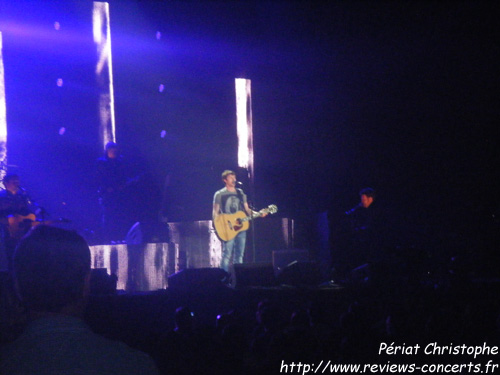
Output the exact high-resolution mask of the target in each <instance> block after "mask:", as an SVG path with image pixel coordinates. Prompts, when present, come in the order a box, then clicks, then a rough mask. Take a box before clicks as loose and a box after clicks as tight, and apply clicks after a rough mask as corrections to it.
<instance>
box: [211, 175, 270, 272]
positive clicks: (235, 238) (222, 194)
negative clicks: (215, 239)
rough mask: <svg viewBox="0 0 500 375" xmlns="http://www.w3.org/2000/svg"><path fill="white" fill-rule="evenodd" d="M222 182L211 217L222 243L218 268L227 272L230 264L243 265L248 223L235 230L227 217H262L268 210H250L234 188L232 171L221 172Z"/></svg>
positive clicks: (240, 192) (244, 197)
mask: <svg viewBox="0 0 500 375" xmlns="http://www.w3.org/2000/svg"><path fill="white" fill-rule="evenodd" d="M222 181H223V182H224V184H225V187H224V188H222V189H220V190H218V191H216V192H215V195H214V200H213V213H212V217H213V221H214V226H215V229H216V231H217V234H218V236H219V238H220V239H221V241H222V260H221V264H220V268H222V269H223V270H225V271H228V270H229V265H230V263H231V262H232V263H233V264H235V263H243V256H244V255H245V243H246V236H247V233H246V229H248V222H246V225H245V226H244V227H243V226H239V227H238V228H235V226H234V225H232V224H231V221H230V220H227V219H226V218H228V216H227V215H235V214H236V215H238V214H242V217H246V215H248V216H250V217H264V216H266V215H267V214H268V210H261V211H259V212H255V211H252V210H251V209H250V207H249V206H248V202H247V196H246V194H245V193H244V192H243V190H242V189H240V188H237V187H236V184H237V180H236V174H235V173H234V172H233V171H230V170H225V171H224V172H222ZM237 222H238V223H240V222H241V220H240V219H237Z"/></svg>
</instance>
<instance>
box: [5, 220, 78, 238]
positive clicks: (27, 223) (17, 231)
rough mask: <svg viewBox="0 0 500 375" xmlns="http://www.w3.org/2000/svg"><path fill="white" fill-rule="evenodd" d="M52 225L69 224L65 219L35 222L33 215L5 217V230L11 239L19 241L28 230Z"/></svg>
mask: <svg viewBox="0 0 500 375" xmlns="http://www.w3.org/2000/svg"><path fill="white" fill-rule="evenodd" d="M53 223H69V220H67V219H62V218H61V219H57V220H43V221H42V220H36V216H35V214H28V215H25V216H23V215H19V214H16V215H10V216H8V217H7V230H8V231H9V234H10V237H11V238H16V239H19V238H21V237H22V236H24V235H25V234H26V233H27V232H28V231H29V230H30V228H32V227H34V226H37V225H40V224H45V225H50V224H53Z"/></svg>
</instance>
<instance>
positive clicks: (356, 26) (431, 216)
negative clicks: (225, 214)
mask: <svg viewBox="0 0 500 375" xmlns="http://www.w3.org/2000/svg"><path fill="white" fill-rule="evenodd" d="M91 4H92V3H91V2H86V1H79V2H73V1H64V2H62V1H55V2H54V1H51V2H49V1H42V2H35V1H16V2H2V3H1V7H2V8H1V9H0V17H1V24H0V31H2V34H3V52H4V63H5V85H6V97H7V120H8V132H9V133H8V136H9V138H8V160H9V164H10V165H11V168H10V170H11V171H15V172H17V173H19V174H20V175H21V176H22V180H23V183H24V186H25V188H26V189H27V190H29V192H30V193H31V195H32V196H33V198H34V199H36V200H37V201H38V203H39V204H40V205H42V206H43V207H45V208H46V210H47V212H48V213H49V214H50V215H51V216H52V217H59V216H63V217H68V218H70V219H71V220H72V221H73V226H75V227H76V228H77V229H79V230H84V229H86V228H89V229H93V228H95V226H96V225H97V216H98V215H97V212H98V206H97V201H96V200H97V195H96V192H95V190H96V188H95V183H94V181H93V176H94V166H95V160H96V159H97V158H98V157H99V156H100V155H101V145H100V144H99V140H98V139H99V137H98V132H97V129H98V112H97V89H96V83H95V77H94V64H95V59H96V56H95V47H94V45H93V41H92V25H91ZM499 10H500V6H499V5H498V4H496V3H495V2H489V1H488V2H457V1H452V2H442V1H439V2H438V1H435V2H432V1H425V2H414V1H399V2H396V1H388V2H385V1H380V2H372V1H363V2H350V1H349V2H348V1H338V2H260V1H259V2H217V1H210V2H196V1H188V2H177V1H172V2H162V1H128V2H127V1H111V2H110V11H111V36H112V51H113V74H114V83H115V85H114V88H115V113H116V126H117V131H116V135H117V141H118V143H119V144H121V146H122V147H123V154H124V155H125V157H126V158H127V159H129V160H130V161H131V164H132V166H131V174H132V175H136V174H142V176H143V178H142V180H141V181H143V183H142V184H141V186H139V187H138V193H137V197H138V199H137V207H138V210H139V211H141V212H142V213H146V214H147V215H146V216H148V215H149V216H151V217H155V216H156V214H157V212H158V210H159V209H160V208H161V209H162V211H163V212H164V213H165V214H166V215H167V216H168V219H169V221H191V220H206V219H209V218H210V216H211V201H212V196H213V193H214V191H215V190H217V189H218V188H220V187H221V186H222V184H221V183H220V177H219V176H220V173H221V171H222V170H223V169H226V168H235V165H236V163H237V160H236V129H235V122H236V118H235V94H234V78H237V77H241V78H248V79H251V80H252V101H253V124H254V145H255V158H256V159H255V166H256V167H255V170H256V174H255V177H256V186H255V192H256V196H255V197H253V198H252V200H253V201H254V202H255V205H256V206H257V207H261V206H266V205H268V204H270V203H275V204H277V205H278V206H279V208H280V213H279V214H280V215H282V216H283V217H290V218H294V219H296V220H297V224H298V237H297V243H296V246H297V247H299V248H300V247H302V248H309V247H317V246H319V245H318V243H319V242H318V241H319V240H317V237H316V235H315V233H316V232H317V230H316V229H315V227H316V219H317V218H318V214H319V213H322V212H323V213H324V212H327V213H328V217H329V219H330V229H331V231H332V233H334V232H335V226H336V223H337V222H338V220H339V217H340V216H341V215H342V213H343V212H344V211H346V210H348V209H350V208H351V207H353V206H354V205H355V204H357V202H358V199H359V198H358V196H357V193H358V191H359V189H360V188H363V187H366V186H371V187H373V188H375V189H376V190H377V192H378V198H377V204H378V205H380V206H382V207H384V208H385V209H386V210H387V211H388V212H389V213H390V216H391V217H392V218H393V219H394V220H393V221H394V223H395V224H394V225H395V226H394V232H395V233H398V235H397V237H398V241H397V242H398V244H400V245H401V246H410V247H417V248H420V249H425V251H427V252H430V253H433V254H435V253H440V254H450V253H461V254H463V255H465V256H468V257H476V258H477V257H483V255H485V254H487V253H488V251H489V250H496V247H497V246H496V244H497V243H498V242H496V241H497V238H495V236H497V235H498V215H499V212H498V207H499V206H498V205H499V198H498V190H499V183H498V181H499V172H498V164H499V163H498V161H499V160H498V159H499V158H498V142H497V136H495V134H497V132H498V130H497V127H498V117H499V116H498V115H499V106H498V95H497V94H495V92H496V89H497V88H498V86H499V74H498V73H499V71H498V61H499V57H500V56H499V48H498V39H497V38H496V35H497V34H498V31H499V30H498V29H499V26H498V19H499V15H500V14H499V13H500V12H499ZM56 21H57V22H59V23H60V30H58V31H57V30H55V28H54V22H56ZM158 32H160V33H161V37H160V38H159V39H158V37H157V35H159V34H157V33H158ZM59 78H62V79H63V82H64V84H63V86H62V87H58V86H57V85H56V81H57V79H59ZM160 84H163V85H164V90H163V91H162V92H160V91H159V85H160ZM62 127H64V128H65V132H64V134H63V135H60V134H59V133H60V130H61V128H62ZM163 130H165V131H166V136H165V137H163V138H161V137H160V134H161V132H162V131H163ZM144 172H146V173H144ZM144 176H146V177H144ZM162 200H163V201H164V204H163V207H160V206H161V205H160V204H159V203H158V202H161V201H162ZM312 250H314V249H312Z"/></svg>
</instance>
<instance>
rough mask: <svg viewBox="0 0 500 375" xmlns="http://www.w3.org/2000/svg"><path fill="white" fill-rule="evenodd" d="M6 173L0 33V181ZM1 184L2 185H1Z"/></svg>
mask: <svg viewBox="0 0 500 375" xmlns="http://www.w3.org/2000/svg"><path fill="white" fill-rule="evenodd" d="M6 172H7V106H6V104H5V79H4V68H3V53H2V33H1V32H0V181H1V180H2V179H3V176H5V173H6ZM0 183H1V182H0ZM2 184H3V183H2Z"/></svg>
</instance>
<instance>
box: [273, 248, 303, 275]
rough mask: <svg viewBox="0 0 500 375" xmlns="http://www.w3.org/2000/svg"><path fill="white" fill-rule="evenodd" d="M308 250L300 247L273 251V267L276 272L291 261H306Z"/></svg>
mask: <svg viewBox="0 0 500 375" xmlns="http://www.w3.org/2000/svg"><path fill="white" fill-rule="evenodd" d="M308 261H309V251H308V250H301V249H288V250H275V251H273V267H274V271H275V272H276V274H277V273H278V272H279V271H281V270H283V269H284V268H285V267H286V266H287V265H289V264H290V263H292V262H308Z"/></svg>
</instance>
